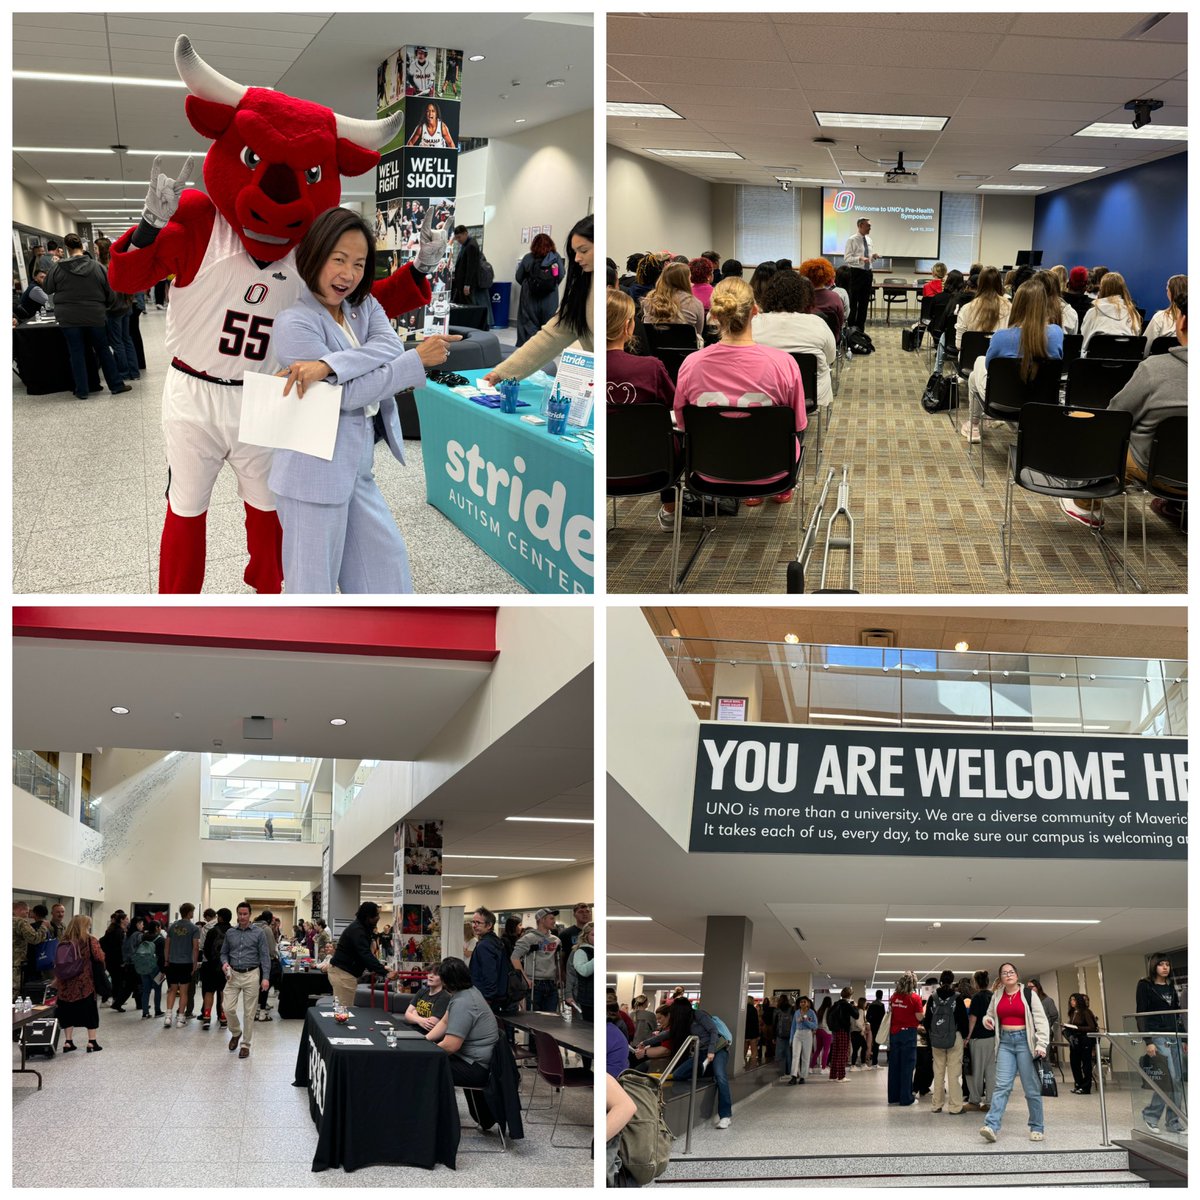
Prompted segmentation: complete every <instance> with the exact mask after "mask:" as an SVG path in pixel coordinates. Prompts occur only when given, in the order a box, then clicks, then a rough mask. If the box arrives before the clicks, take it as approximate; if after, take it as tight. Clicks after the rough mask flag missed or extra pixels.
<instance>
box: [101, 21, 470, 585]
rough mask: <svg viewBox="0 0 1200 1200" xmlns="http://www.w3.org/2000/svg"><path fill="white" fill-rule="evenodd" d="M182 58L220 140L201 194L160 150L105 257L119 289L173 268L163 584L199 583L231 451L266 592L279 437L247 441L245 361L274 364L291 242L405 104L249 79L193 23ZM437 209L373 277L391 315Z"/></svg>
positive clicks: (275, 538) (253, 563)
mask: <svg viewBox="0 0 1200 1200" xmlns="http://www.w3.org/2000/svg"><path fill="white" fill-rule="evenodd" d="M175 67H176V69H177V70H178V72H179V77H180V79H182V80H183V82H184V83H185V84H186V85H187V89H188V92H189V93H190V95H189V96H188V97H187V100H186V102H185V109H186V112H187V118H188V121H189V122H190V123H191V125H192V128H193V129H195V130H196V132H197V133H199V134H200V135H201V136H203V137H206V138H209V139H210V140H211V141H212V146H211V147H210V149H209V151H208V153H207V154H206V155H205V156H204V183H205V186H206V187H207V189H208V194H207V195H206V194H205V193H204V192H200V191H196V190H194V189H190V188H187V187H186V183H187V180H188V176H189V175H190V174H191V171H192V166H193V161H192V159H190V158H189V159H188V160H187V162H186V163H185V164H184V168H183V170H182V172H181V173H180V175H179V177H178V178H177V179H172V178H171V177H170V176H168V175H165V174H163V173H162V171H161V170H160V169H159V160H158V159H157V158H156V159H155V160H154V165H153V166H152V167H151V169H150V190H149V192H148V193H147V195H146V206H145V211H144V212H143V213H142V219H141V221H140V223H139V224H138V225H137V226H136V228H134V229H130V230H129V231H128V232H126V233H125V234H124V235H123V236H122V237H121V238H120V239H119V240H117V241H116V242H114V243H113V247H112V265H111V267H110V279H111V282H112V286H113V288H114V289H115V290H116V291H119V292H127V293H135V292H141V291H145V290H147V289H148V288H151V287H153V286H154V284H155V283H157V282H158V281H159V280H161V279H165V278H167V277H168V276H174V284H173V286H172V288H171V304H170V308H169V309H168V313H167V334H166V345H167V350H168V352H169V353H170V356H171V369H170V370H169V371H168V372H167V382H166V385H165V386H164V388H163V405H162V424H163V436H164V438H165V441H166V451H167V493H166V496H167V516H166V521H165V522H164V524H163V532H162V544H161V548H160V553H159V568H158V590H159V591H160V592H199V591H200V590H201V587H202V586H203V584H204V559H205V522H206V518H207V515H208V505H209V499H210V497H211V495H212V489H213V485H214V484H215V483H216V480H217V476H218V474H219V473H220V470H221V466H222V464H223V463H226V462H228V463H229V465H230V467H232V468H233V472H234V474H235V475H236V476H237V487H238V494H239V495H240V496H241V498H242V502H243V503H244V505H245V508H246V544H247V547H248V549H249V552H250V562H249V565H248V566H247V568H246V572H245V575H244V579H245V581H246V583H247V584H249V585H250V586H251V587H252V588H254V589H255V590H256V591H258V592H264V593H276V592H279V591H280V588H281V585H282V582H283V564H282V555H281V543H282V534H281V532H280V527H279V518H278V517H277V516H276V515H275V498H274V496H273V495H272V494H271V490H270V488H268V487H267V474H268V472H269V470H270V467H271V453H272V452H271V451H270V450H269V449H265V448H263V447H261V446H249V445H246V444H245V443H244V442H241V441H239V440H238V425H239V422H240V419H241V403H242V393H241V386H242V373H243V372H244V371H246V370H250V371H274V370H276V369H277V364H276V363H275V361H274V357H273V355H272V353H271V327H272V325H273V324H274V321H275V318H276V317H277V316H278V315H279V314H280V313H282V312H283V311H284V310H285V309H286V308H289V307H290V306H291V305H292V304H294V303H295V302H296V301H297V300H298V299H299V297H300V295H301V293H302V292H303V291H304V282H303V280H302V279H301V278H300V274H299V272H298V271H297V269H296V262H295V249H296V246H297V245H298V244H299V242H300V240H301V238H303V237H304V235H305V233H307V232H308V229H309V227H310V226H311V225H312V223H313V221H314V220H315V219H316V218H317V217H318V216H320V214H321V213H323V212H325V211H326V210H327V209H330V208H333V207H334V206H336V205H337V204H338V203H339V202H340V200H341V194H342V193H341V183H340V179H339V177H340V176H342V175H362V174H364V173H365V172H367V171H369V170H370V169H371V168H372V167H374V166H375V164H376V163H378V161H379V150H380V149H381V148H382V147H383V146H386V145H387V144H388V143H389V142H391V141H392V139H393V138H395V137H396V136H397V134H399V133H400V132H401V131H402V129H403V125H404V115H403V113H397V114H395V115H394V116H392V117H389V118H387V119H385V120H382V121H363V120H357V119H354V118H351V117H343V116H340V115H339V114H337V113H335V112H333V110H332V109H328V108H326V107H325V106H324V105H321V104H314V103H312V102H311V101H308V100H298V99H296V98H295V97H294V96H285V95H283V94H281V93H279V92H275V91H272V90H270V89H269V88H257V87H243V86H242V85H241V84H238V83H234V82H233V80H231V79H227V78H225V76H223V75H221V74H219V73H218V72H216V71H215V70H213V68H212V67H210V66H209V65H208V64H207V63H206V62H205V61H204V60H203V59H202V58H201V57H200V56H199V54H197V53H196V51H195V50H194V49H193V48H192V44H191V41H190V40H189V39H188V38H187V37H180V38H179V39H178V40H177V41H176V43H175ZM431 217H432V208H431V209H430V212H429V214H427V215H426V218H425V224H424V226H423V227H422V229H421V239H420V246H419V248H418V252H417V256H416V258H415V259H414V260H413V261H412V262H411V263H410V264H407V265H405V266H402V267H400V268H399V269H398V270H397V271H396V272H395V273H394V274H392V275H390V276H389V277H388V278H386V279H382V280H380V281H379V282H378V283H376V284H375V286H374V288H373V295H374V296H375V299H376V300H378V301H379V303H380V304H381V305H382V306H383V308H384V311H385V312H386V313H387V314H388V316H389V317H398V316H400V315H401V314H403V313H406V312H408V311H410V310H411V309H414V308H417V307H419V306H420V305H422V304H425V303H427V302H428V300H429V298H430V288H429V282H428V280H427V278H426V276H427V275H428V274H432V273H433V271H434V270H435V269H436V268H437V265H438V263H439V262H440V261H441V260H442V258H443V257H444V255H445V251H446V240H445V237H444V236H443V235H442V234H441V233H435V232H434V231H433V227H432V221H431V219H430V218H431Z"/></svg>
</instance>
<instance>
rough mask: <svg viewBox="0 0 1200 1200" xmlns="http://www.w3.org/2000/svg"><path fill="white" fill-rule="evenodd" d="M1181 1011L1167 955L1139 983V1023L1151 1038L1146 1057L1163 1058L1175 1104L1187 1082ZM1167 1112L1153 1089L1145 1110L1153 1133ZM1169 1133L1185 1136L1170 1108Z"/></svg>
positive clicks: (1166, 1084) (1144, 1117)
mask: <svg viewBox="0 0 1200 1200" xmlns="http://www.w3.org/2000/svg"><path fill="white" fill-rule="evenodd" d="M1179 1008H1180V1004H1179V992H1178V991H1177V990H1176V987H1175V981H1174V980H1173V979H1172V978H1171V960H1170V958H1168V957H1167V956H1166V955H1165V954H1160V955H1159V956H1158V957H1157V958H1155V959H1154V961H1153V963H1151V965H1150V974H1149V975H1147V976H1146V978H1145V979H1139V980H1138V985H1137V1023H1138V1029H1139V1030H1140V1031H1141V1032H1142V1033H1144V1034H1147V1035H1148V1036H1147V1037H1146V1039H1145V1040H1146V1056H1147V1057H1148V1058H1151V1059H1157V1058H1159V1057H1161V1058H1162V1060H1163V1063H1164V1065H1165V1066H1166V1068H1167V1074H1168V1076H1169V1080H1164V1081H1163V1083H1162V1085H1160V1086H1161V1087H1162V1090H1163V1091H1165V1092H1166V1093H1167V1095H1169V1096H1170V1097H1171V1100H1172V1103H1177V1101H1176V1099H1175V1097H1176V1096H1178V1094H1179V1087H1180V1081H1181V1080H1182V1079H1183V1064H1182V1062H1181V1060H1180V1048H1179V1036H1178V1035H1179V1031H1180V1030H1181V1029H1182V1028H1183V1025H1182V1021H1183V1014H1182V1013H1180V1012H1179V1011H1178V1010H1179ZM1164 1108H1166V1101H1165V1100H1164V1099H1163V1098H1162V1096H1160V1095H1159V1094H1158V1093H1157V1092H1156V1091H1154V1090H1153V1089H1152V1090H1151V1092H1150V1103H1149V1104H1147V1105H1146V1107H1145V1108H1144V1109H1142V1120H1143V1121H1144V1122H1145V1123H1146V1128H1147V1129H1149V1130H1150V1131H1151V1132H1152V1133H1157V1132H1158V1123H1159V1120H1160V1118H1161V1117H1162V1113H1163V1109H1164ZM1167 1132H1168V1133H1182V1132H1183V1130H1182V1127H1181V1126H1180V1124H1179V1114H1178V1113H1177V1112H1175V1110H1174V1109H1169V1108H1168V1109H1167Z"/></svg>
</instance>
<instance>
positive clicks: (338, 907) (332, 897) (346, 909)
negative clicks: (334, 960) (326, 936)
mask: <svg viewBox="0 0 1200 1200" xmlns="http://www.w3.org/2000/svg"><path fill="white" fill-rule="evenodd" d="M361 883H362V876H361V875H337V874H334V875H331V876H330V877H329V895H328V896H327V897H322V900H321V903H322V904H323V905H324V908H325V914H326V916H325V920H326V921H327V922H328V923H329V928H330V930H332V932H333V934H334V937H335V938H336V937H337V935H338V934H340V933H341V932H342V930H343V929H345V928H346V926H347V925H349V924H350V922H351V921H352V920H354V914H355V913H356V912H357V911H358V906H359V904H361V903H362V901H361V899H360V897H361V895H362V891H361V886H360V885H361Z"/></svg>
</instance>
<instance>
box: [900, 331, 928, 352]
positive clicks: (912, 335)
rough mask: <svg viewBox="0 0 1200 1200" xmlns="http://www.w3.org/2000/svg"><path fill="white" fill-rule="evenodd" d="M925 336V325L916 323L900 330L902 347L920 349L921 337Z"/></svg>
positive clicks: (903, 348) (904, 348) (902, 348)
mask: <svg viewBox="0 0 1200 1200" xmlns="http://www.w3.org/2000/svg"><path fill="white" fill-rule="evenodd" d="M924 336H925V326H924V325H914V326H912V328H910V329H902V330H901V331H900V349H901V350H919V349H920V348H921V339H922V338H923V337H924Z"/></svg>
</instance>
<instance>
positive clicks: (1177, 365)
mask: <svg viewBox="0 0 1200 1200" xmlns="http://www.w3.org/2000/svg"><path fill="white" fill-rule="evenodd" d="M1176 307H1177V308H1178V310H1179V317H1178V320H1177V321H1176V325H1175V336H1176V337H1178V338H1179V345H1178V346H1173V347H1172V348H1171V349H1170V350H1168V351H1167V352H1166V354H1152V355H1151V356H1150V357H1149V358H1145V359H1143V360H1142V361H1141V363H1140V364H1139V365H1138V369H1137V370H1136V371H1134V373H1133V378H1132V379H1130V381H1129V382H1128V383H1127V384H1126V385H1125V386H1124V387H1123V388H1122V389H1121V390H1120V391H1119V392H1118V393H1117V394H1116V395H1115V396H1114V397H1113V399H1112V402H1111V403H1110V404H1109V406H1108V407H1109V410H1110V411H1112V410H1114V409H1116V410H1120V411H1124V412H1128V413H1132V414H1133V430H1132V432H1131V433H1130V435H1129V454H1128V456H1127V457H1126V459H1125V478H1126V479H1127V480H1130V481H1136V480H1143V479H1145V478H1146V477H1147V474H1148V472H1149V470H1150V446H1151V443H1152V442H1153V441H1154V435H1155V433H1156V432H1157V430H1158V427H1159V425H1160V424H1161V423H1162V422H1163V421H1164V420H1165V419H1166V418H1167V417H1174V416H1179V415H1182V414H1185V413H1186V412H1187V364H1188V332H1187V330H1188V324H1187V297H1186V296H1183V297H1182V298H1180V299H1179V300H1177V301H1176ZM1181 499H1182V496H1181ZM1059 503H1060V504H1061V506H1062V510H1063V512H1065V513H1066V514H1067V516H1069V517H1073V518H1074V519H1075V520H1077V521H1079V522H1080V523H1081V524H1085V525H1095V524H1098V523H1100V522H1102V521H1103V518H1102V517H1100V515H1099V513H1098V512H1095V511H1093V506H1094V507H1095V508H1099V502H1098V501H1092V500H1086V499H1079V500H1075V499H1072V500H1065V499H1064V500H1061V501H1059ZM1155 503H1156V504H1157V503H1158V501H1155ZM1172 503H1173V502H1172ZM1155 511H1156V512H1157V511H1159V510H1158V509H1155ZM1170 515H1172V516H1173V515H1175V514H1174V513H1171V514H1170Z"/></svg>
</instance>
